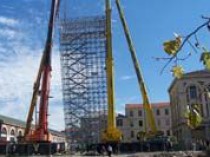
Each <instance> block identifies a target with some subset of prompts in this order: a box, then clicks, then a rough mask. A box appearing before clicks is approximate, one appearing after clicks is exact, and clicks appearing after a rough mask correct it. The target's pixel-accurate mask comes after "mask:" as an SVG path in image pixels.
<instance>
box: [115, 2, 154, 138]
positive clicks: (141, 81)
mask: <svg viewBox="0 0 210 157" xmlns="http://www.w3.org/2000/svg"><path fill="white" fill-rule="evenodd" d="M115 2H116V5H117V9H118V12H119V15H120V20H121V23H122V25H123V29H124V33H125V37H126V40H127V43H128V46H129V50H130V53H131V58H132V61H133V65H134V68H135V72H136V76H137V79H138V84H139V88H140V92H141V95H142V99H143V108H144V110H145V112H146V120H147V122H148V125H149V127H150V132H149V133H150V135H148V133H147V134H146V135H147V136H151V135H156V134H157V133H158V131H157V127H156V123H155V119H154V115H153V112H152V106H151V103H150V99H149V96H148V94H147V93H148V92H147V89H146V85H145V82H144V78H143V75H142V72H141V68H140V64H139V62H138V59H137V56H136V50H135V48H134V45H133V41H132V38H131V35H130V31H129V28H128V25H127V22H126V19H125V16H124V12H123V9H122V7H121V5H120V0H116V1H115Z"/></svg>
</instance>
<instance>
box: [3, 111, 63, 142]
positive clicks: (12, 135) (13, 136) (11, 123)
mask: <svg viewBox="0 0 210 157" xmlns="http://www.w3.org/2000/svg"><path fill="white" fill-rule="evenodd" d="M25 126H26V123H25V122H24V121H21V120H18V119H14V118H10V117H6V116H3V115H0V130H1V132H0V143H1V142H4V143H5V142H16V141H17V138H18V137H19V136H23V135H24V131H25ZM33 127H34V126H33ZM49 131H50V133H51V134H52V142H55V143H63V142H64V143H66V136H65V134H64V133H63V132H59V131H56V130H52V129H50V130H49Z"/></svg>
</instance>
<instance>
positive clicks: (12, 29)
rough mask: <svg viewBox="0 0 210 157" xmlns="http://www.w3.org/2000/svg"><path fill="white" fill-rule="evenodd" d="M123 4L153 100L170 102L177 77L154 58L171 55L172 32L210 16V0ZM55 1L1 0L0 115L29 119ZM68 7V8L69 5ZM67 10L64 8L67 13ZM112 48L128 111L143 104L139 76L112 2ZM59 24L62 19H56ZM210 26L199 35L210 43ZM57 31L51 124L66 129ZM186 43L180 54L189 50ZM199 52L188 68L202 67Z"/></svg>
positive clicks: (79, 7) (87, 2)
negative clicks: (168, 49) (167, 44)
mask: <svg viewBox="0 0 210 157" xmlns="http://www.w3.org/2000/svg"><path fill="white" fill-rule="evenodd" d="M62 2H63V4H62V9H63V10H66V12H67V13H68V14H69V15H71V16H79V15H96V14H101V13H102V14H103V12H104V6H103V4H104V1H102V0H68V1H67V0H62ZM121 3H122V5H123V7H124V11H125V15H126V19H127V21H128V24H129V27H130V30H131V34H132V37H133V40H134V44H135V47H136V50H137V55H138V59H139V61H140V62H141V68H142V71H143V74H144V78H145V82H146V85H147V89H148V91H149V97H150V99H151V101H152V102H162V101H169V98H168V92H167V89H168V87H169V85H170V83H171V82H172V80H173V77H172V76H171V73H170V68H171V66H169V67H167V68H166V70H165V71H164V73H163V74H162V75H160V71H161V68H162V67H163V65H164V63H165V61H159V62H157V61H155V60H154V59H153V57H160V56H163V57H167V56H166V54H165V53H164V52H163V49H162V43H163V41H165V40H167V39H171V38H173V33H174V32H176V33H180V34H183V35H185V34H187V33H189V32H190V31H192V30H193V29H194V28H195V27H196V26H198V25H199V24H201V23H202V22H204V21H203V20H202V19H201V18H200V17H201V15H206V16H209V14H210V12H209V6H210V1H209V0H201V1H193V0H184V1H183V0H176V1H174V0H161V1H155V0H121ZM49 6H50V0H45V1H43V0H18V1H17V0H9V1H8V0H1V1H0V107H1V110H0V114H3V115H8V116H12V117H14V118H20V119H22V120H25V119H26V116H27V111H28V107H29V103H30V99H31V93H32V87H33V81H34V80H35V76H36V74H37V68H38V65H39V61H40V56H41V53H42V50H43V47H44V41H45V36H46V26H47V20H48V16H49ZM64 6H67V7H64ZM63 10H62V12H63ZM112 23H113V43H114V44H113V52H114V60H115V89H116V90H115V91H116V94H115V95H116V106H117V107H116V108H117V111H119V112H123V111H124V104H126V103H141V102H142V99H141V94H140V92H139V89H138V84H137V80H136V75H135V72H134V69H133V65H132V62H131V58H130V54H129V51H128V47H127V43H126V42H125V38H124V34H123V29H122V26H121V23H120V21H119V17H118V13H117V10H116V6H115V5H114V1H113V19H112ZM57 24H58V23H57ZM208 33H209V32H207V31H206V30H204V31H201V33H200V34H199V39H200V40H201V41H202V43H204V45H205V46H207V47H208V44H209V37H208V35H209V34H208ZM57 34H58V33H55V35H54V39H55V42H54V49H53V73H52V76H53V78H52V91H51V95H53V96H54V98H53V99H51V100H50V127H51V128H57V129H60V130H62V129H63V128H64V122H63V106H62V105H63V104H62V93H61V78H60V77H61V76H60V60H59V50H58V49H59V44H58V35H57ZM190 51H191V50H190V48H189V47H188V46H186V47H185V48H184V50H183V52H181V53H183V54H184V53H188V52H190ZM199 57H200V54H194V55H193V56H192V57H191V58H190V59H189V60H187V61H185V62H184V68H185V69H186V72H189V71H193V70H199V69H202V68H203V66H202V64H201V63H199Z"/></svg>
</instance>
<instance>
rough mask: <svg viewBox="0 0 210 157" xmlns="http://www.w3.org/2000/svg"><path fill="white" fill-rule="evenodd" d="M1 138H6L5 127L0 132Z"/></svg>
mask: <svg viewBox="0 0 210 157" xmlns="http://www.w3.org/2000/svg"><path fill="white" fill-rule="evenodd" d="M1 137H7V129H6V128H5V127H3V128H2V130H1Z"/></svg>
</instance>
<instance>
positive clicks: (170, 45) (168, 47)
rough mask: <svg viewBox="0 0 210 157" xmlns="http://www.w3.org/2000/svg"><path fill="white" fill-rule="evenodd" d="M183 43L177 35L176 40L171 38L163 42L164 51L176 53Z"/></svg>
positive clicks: (169, 53) (171, 53) (170, 53)
mask: <svg viewBox="0 0 210 157" xmlns="http://www.w3.org/2000/svg"><path fill="white" fill-rule="evenodd" d="M181 43H182V38H181V37H180V36H178V37H176V39H175V40H169V41H166V42H164V43H163V47H164V51H165V52H166V53H167V54H168V55H176V54H177V52H178V50H179V48H180V46H181Z"/></svg>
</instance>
